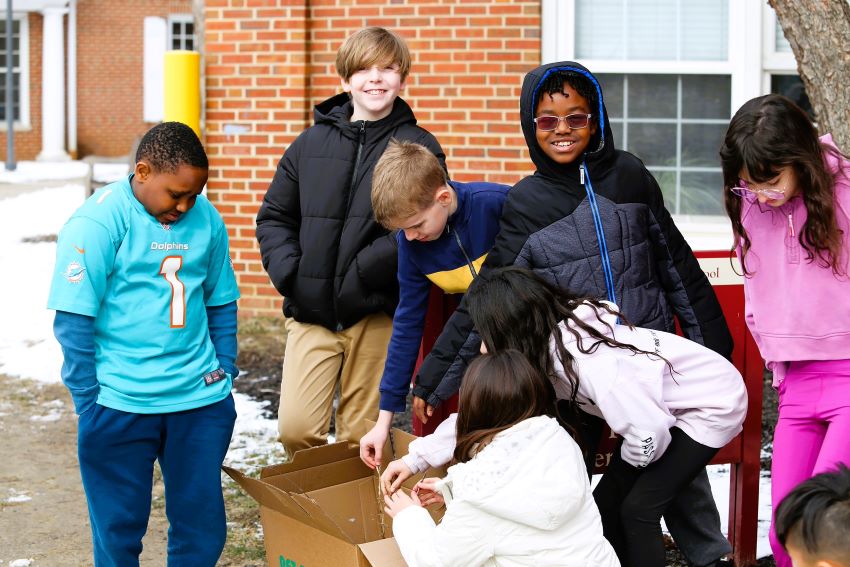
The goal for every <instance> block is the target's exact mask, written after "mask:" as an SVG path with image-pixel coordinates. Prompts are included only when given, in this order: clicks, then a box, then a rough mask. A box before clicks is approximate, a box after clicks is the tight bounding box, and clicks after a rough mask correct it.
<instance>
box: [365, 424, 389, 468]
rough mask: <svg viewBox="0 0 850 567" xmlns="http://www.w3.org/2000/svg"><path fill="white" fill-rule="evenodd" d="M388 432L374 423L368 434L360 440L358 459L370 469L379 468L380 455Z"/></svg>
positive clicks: (380, 425)
mask: <svg viewBox="0 0 850 567" xmlns="http://www.w3.org/2000/svg"><path fill="white" fill-rule="evenodd" d="M388 435H389V431H388V430H387V428H386V427H384V426H383V425H382V424H380V423H376V424H375V427H373V428H372V429H371V430H370V431H369V433H367V434H366V435H364V436H363V437H361V438H360V459H361V460H362V461H363V462H364V463H366V466H367V467H369V468H370V469H374V468H375V467H376V466H381V453H382V452H383V450H384V443H386V441H387V436H388Z"/></svg>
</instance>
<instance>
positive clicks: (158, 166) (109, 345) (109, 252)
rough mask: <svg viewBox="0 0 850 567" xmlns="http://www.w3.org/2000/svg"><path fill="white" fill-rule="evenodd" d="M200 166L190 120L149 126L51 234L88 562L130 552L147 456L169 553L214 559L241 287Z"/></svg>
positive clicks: (141, 516)
mask: <svg viewBox="0 0 850 567" xmlns="http://www.w3.org/2000/svg"><path fill="white" fill-rule="evenodd" d="M208 168H209V165H208V162H207V156H206V154H205V153H204V148H203V146H202V145H201V142H200V140H199V139H198V137H197V136H196V135H195V133H194V132H193V131H192V129H191V128H189V127H188V126H186V125H185V124H180V123H177V122H166V123H163V124H160V125H157V126H155V127H154V128H152V129H151V130H150V131H149V132H148V133H147V134H145V136H144V137H143V138H142V140H141V142H140V143H139V149H138V151H137V153H136V166H135V169H134V171H133V174H131V175H130V176H129V177H128V178H127V179H124V180H122V181H119V182H116V183H112V184H110V185H107V186H106V187H104V188H102V189H101V190H100V191H98V192H97V193H95V194H94V195H93V196H92V197H91V198H89V199H88V200H87V201H86V202H85V203H84V204H83V205H82V206H81V207H80V208H79V209H77V211H76V212H74V214H73V215H72V216H71V218H70V219H69V220H68V222H67V223H66V224H65V226H64V227H63V228H62V231H61V232H60V234H59V241H58V244H57V251H56V268H55V272H54V276H53V281H52V285H51V289H50V297H49V299H48V307H49V308H50V309H55V310H56V318H55V321H54V333H55V335H56V339H57V340H58V341H59V344H60V345H61V346H62V352H63V355H64V363H63V366H62V381H63V382H64V383H65V385H66V386H67V387H68V389H69V390H70V392H71V397H72V398H73V401H74V405H75V407H76V411H77V413H78V414H79V416H80V417H79V423H78V433H77V447H78V456H79V462H80V473H81V477H82V481H83V488H84V489H85V492H86V499H87V501H88V508H89V517H90V519H91V528H92V539H93V543H94V564H95V565H96V566H98V567H105V566H110V567H111V566H120V567H125V566H132V565H138V564H139V554H140V553H141V551H142V537H143V536H144V534H145V531H146V530H147V524H148V516H149V515H150V506H151V488H152V482H153V465H154V461H159V465H160V469H161V470H162V476H163V480H164V484H165V502H166V515H167V516H168V521H169V523H170V529H169V531H168V564H169V565H172V566H178V565H185V566H193V567H203V566H209V567H212V566H214V565H215V564H216V562H217V561H218V557H219V555H220V554H221V550H222V548H223V547H224V541H225V535H226V532H227V527H226V523H225V514H224V499H223V497H222V493H221V475H220V467H221V463H222V461H223V459H224V456H225V454H226V453H227V448H228V445H229V444H230V437H231V434H232V432H233V424H234V422H235V420H236V411H235V408H234V403H233V397H232V396H231V393H230V390H231V386H232V379H233V378H234V377H235V376H236V374H237V373H238V371H237V369H236V300H237V299H238V298H239V290H238V288H237V285H236V278H235V276H234V274H233V267H232V265H231V263H230V253H229V245H228V238H227V230H226V229H225V226H224V222H223V221H222V219H221V216H219V214H218V212H217V211H216V210H215V208H213V206H212V204H210V202H209V201H208V200H207V199H206V197H204V196H203V195H201V194H200V193H201V191H202V189H203V187H204V185H205V184H206V181H207V174H208Z"/></svg>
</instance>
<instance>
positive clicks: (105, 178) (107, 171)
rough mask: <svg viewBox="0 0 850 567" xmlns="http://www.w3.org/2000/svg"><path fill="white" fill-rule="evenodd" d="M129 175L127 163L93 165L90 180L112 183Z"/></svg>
mask: <svg viewBox="0 0 850 567" xmlns="http://www.w3.org/2000/svg"><path fill="white" fill-rule="evenodd" d="M129 174H130V164H129V163H94V164H92V175H91V177H92V180H93V181H97V182H99V183H112V182H113V181H119V180H121V179H124V178H125V177H127V176H128V175H129Z"/></svg>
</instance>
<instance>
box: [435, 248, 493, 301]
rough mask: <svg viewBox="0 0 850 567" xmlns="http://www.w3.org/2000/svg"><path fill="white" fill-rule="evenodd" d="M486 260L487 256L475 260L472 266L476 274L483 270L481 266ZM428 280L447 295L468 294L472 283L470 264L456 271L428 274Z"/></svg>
mask: <svg viewBox="0 0 850 567" xmlns="http://www.w3.org/2000/svg"><path fill="white" fill-rule="evenodd" d="M485 258H487V254H483V255H481V256H480V257H479V258H476V259H475V260H473V262H472V265H473V266H474V267H475V273H478V272H479V271H480V270H481V264H483V263H484V259H485ZM427 278H428V279H429V280H431V281H432V282H433V283H434V285H436V286H437V287H439V288H440V289H442V290H443V291H444V292H446V293H466V290H467V289H468V288H469V284H471V283H472V271H471V270H470V269H469V265H468V264H464V265H463V266H460V267H459V268H455V269H454V270H444V271H442V272H434V273H433V274H428V275H427Z"/></svg>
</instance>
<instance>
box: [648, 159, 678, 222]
mask: <svg viewBox="0 0 850 567" xmlns="http://www.w3.org/2000/svg"><path fill="white" fill-rule="evenodd" d="M647 169H648V170H649V172H650V173H651V174H652V176H653V177H654V178H655V180H656V181H657V182H658V186H659V187H661V195H662V196H663V197H664V206H665V207H667V210H668V211H670V212H671V213H675V212H676V172H675V171H670V170H662V171H659V170H657V169H653V168H651V167H647Z"/></svg>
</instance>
